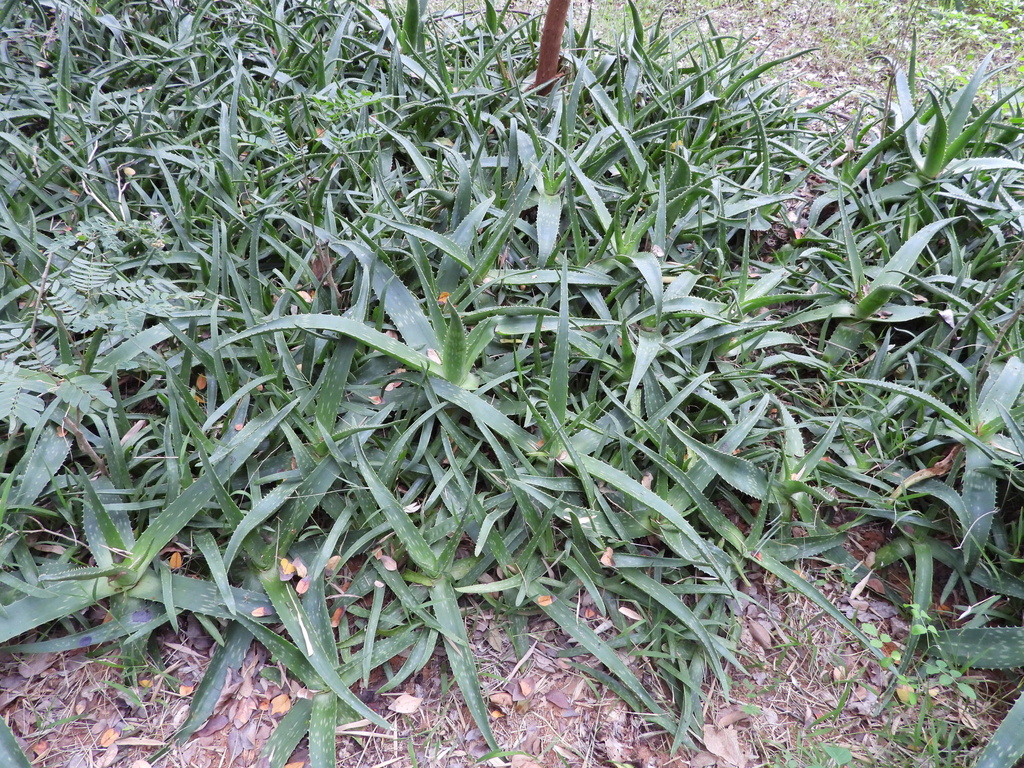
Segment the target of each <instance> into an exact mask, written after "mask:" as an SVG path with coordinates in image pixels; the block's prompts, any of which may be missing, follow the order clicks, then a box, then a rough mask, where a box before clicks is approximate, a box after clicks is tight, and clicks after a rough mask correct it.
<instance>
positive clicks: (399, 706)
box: [388, 693, 423, 715]
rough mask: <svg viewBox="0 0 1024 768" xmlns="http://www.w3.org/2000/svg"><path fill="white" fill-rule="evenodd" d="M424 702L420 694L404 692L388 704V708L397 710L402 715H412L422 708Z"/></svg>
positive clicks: (393, 710)
mask: <svg viewBox="0 0 1024 768" xmlns="http://www.w3.org/2000/svg"><path fill="white" fill-rule="evenodd" d="M422 703H423V699H421V698H420V697H419V696H413V695H412V694H410V693H403V694H402V695H401V696H399V697H398V698H397V699H395V700H394V701H392V702H391V703H390V704H389V705H388V709H390V710H391V711H392V712H397V713H398V714H400V715H411V714H412V713H413V712H415V711H416V710H417V709H419V708H420V704H422Z"/></svg>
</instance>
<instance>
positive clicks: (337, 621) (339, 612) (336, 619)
mask: <svg viewBox="0 0 1024 768" xmlns="http://www.w3.org/2000/svg"><path fill="white" fill-rule="evenodd" d="M344 615H345V606H343V605H339V606H338V607H337V608H335V609H334V613H332V614H331V626H332V627H335V628H337V627H339V626H340V625H341V617H342V616H344Z"/></svg>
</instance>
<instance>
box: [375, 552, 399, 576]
mask: <svg viewBox="0 0 1024 768" xmlns="http://www.w3.org/2000/svg"><path fill="white" fill-rule="evenodd" d="M373 556H374V557H375V558H377V559H378V560H380V564H381V565H383V566H384V570H385V571H397V570H398V563H396V562H395V558H393V557H391V556H389V555H385V554H384V550H381V549H378V550H377V551H376V552H374V553H373Z"/></svg>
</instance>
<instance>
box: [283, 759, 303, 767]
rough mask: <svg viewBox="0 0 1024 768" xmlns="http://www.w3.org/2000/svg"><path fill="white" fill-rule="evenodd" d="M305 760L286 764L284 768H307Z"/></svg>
mask: <svg viewBox="0 0 1024 768" xmlns="http://www.w3.org/2000/svg"><path fill="white" fill-rule="evenodd" d="M305 766H306V761H305V760H296V761H295V762H294V763H286V764H285V766H284V768H305Z"/></svg>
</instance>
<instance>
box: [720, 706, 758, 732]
mask: <svg viewBox="0 0 1024 768" xmlns="http://www.w3.org/2000/svg"><path fill="white" fill-rule="evenodd" d="M748 719H750V715H748V714H747V713H746V712H744V711H743V710H742V709H740V708H739V707H729V708H728V709H725V710H723V711H722V712H721V713H720V714H719V715H718V717H717V718H716V719H715V725H717V726H718V727H719V728H726V727H728V726H730V725H735V724H736V723H738V722H740V720H748Z"/></svg>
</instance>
